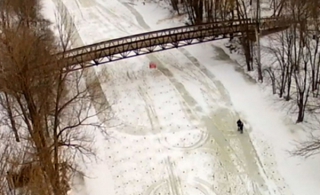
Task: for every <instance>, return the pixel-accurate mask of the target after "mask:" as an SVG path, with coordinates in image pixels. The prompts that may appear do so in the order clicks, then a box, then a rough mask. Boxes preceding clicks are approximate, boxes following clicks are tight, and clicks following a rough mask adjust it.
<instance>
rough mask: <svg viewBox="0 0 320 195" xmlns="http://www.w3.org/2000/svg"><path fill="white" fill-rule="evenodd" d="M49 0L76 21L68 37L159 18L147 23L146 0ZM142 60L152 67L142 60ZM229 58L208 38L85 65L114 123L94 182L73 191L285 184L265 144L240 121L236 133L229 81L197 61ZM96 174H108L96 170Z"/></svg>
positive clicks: (238, 189) (124, 31)
mask: <svg viewBox="0 0 320 195" xmlns="http://www.w3.org/2000/svg"><path fill="white" fill-rule="evenodd" d="M52 1H53V2H54V3H55V5H58V4H59V2H60V3H61V2H62V3H63V4H62V5H63V6H65V7H66V8H67V10H68V16H69V17H70V18H71V19H72V25H71V28H73V30H74V31H75V39H74V41H73V47H79V46H83V45H86V44H91V43H95V42H99V41H103V40H108V39H113V38H118V37H122V36H126V35H130V34H136V33H141V32H146V31H150V30H156V29H157V28H163V25H165V24H163V22H162V23H161V24H159V25H158V26H156V24H150V22H152V20H156V18H160V17H161V16H158V15H160V14H159V13H157V11H154V9H155V8H154V6H151V5H149V4H148V3H147V4H145V5H143V4H142V1H138V0H137V1H136V2H134V3H132V2H131V3H130V2H121V1H119V0H52ZM153 11H154V12H153ZM151 17H152V18H151ZM164 17H165V16H163V18H164ZM144 18H147V19H146V20H144ZM163 18H162V19H163ZM160 19H161V18H160ZM158 21H159V20H158ZM149 25H150V26H149ZM166 27H170V24H169V23H168V24H167V26H166ZM203 56H205V57H203ZM150 61H152V62H155V63H156V64H157V65H158V67H157V69H149V66H148V65H149V62H150ZM232 63H233V62H232V61H231V60H230V59H229V57H228V56H227V55H226V54H225V53H224V52H223V51H222V50H221V49H219V48H218V47H214V46H212V45H211V44H210V43H209V44H204V45H197V46H190V47H188V48H181V49H175V50H169V51H163V52H160V53H156V54H150V55H146V56H139V57H135V58H132V59H126V60H121V61H118V62H113V63H109V64H106V65H101V66H98V67H95V68H91V69H88V70H87V72H86V82H87V83H90V82H100V86H99V87H97V88H96V89H94V90H95V91H98V94H100V98H99V101H103V102H105V103H106V104H112V109H113V111H114V113H115V119H114V122H115V123H116V124H117V127H116V128H112V129H110V135H111V137H110V140H108V141H105V142H102V141H100V142H99V143H100V144H102V145H103V148H102V151H103V157H101V158H102V162H103V163H100V165H99V166H100V169H98V168H97V169H96V170H95V171H93V172H91V173H90V174H92V178H95V177H96V179H91V180H90V179H87V180H88V185H89V183H91V184H93V183H95V185H96V188H97V189H93V187H91V188H90V189H91V190H87V191H88V192H87V193H85V192H81V193H82V194H88V195H95V194H108V195H113V193H114V194H116V195H142V194H143V195H165V194H166V195H188V194H189V195H197V194H199V195H210V194H216V195H226V194H234V195H242V194H243V195H250V194H252V195H260V194H261V195H269V194H274V195H289V194H292V193H291V192H290V190H289V187H288V186H287V185H286V184H285V182H284V180H283V178H282V177H281V176H280V174H279V172H278V171H277V166H276V161H275V158H274V154H273V151H272V149H271V148H270V147H269V146H268V144H267V143H266V142H264V140H262V139H260V140H259V139H258V138H255V139H254V140H252V138H251V137H250V136H249V132H251V127H250V125H249V124H248V123H246V124H245V133H244V134H243V135H240V134H239V133H238V132H237V131H236V121H237V120H238V119H239V118H240V117H241V119H243V121H244V122H246V118H245V116H242V115H241V116H239V114H238V113H237V112H236V111H235V109H234V108H233V105H232V103H231V100H230V96H229V93H228V91H227V90H226V89H225V87H224V86H223V85H222V84H221V82H220V81H219V80H218V79H217V78H216V77H215V76H214V75H215V73H214V72H212V71H211V70H209V69H207V68H206V67H207V66H208V65H216V64H219V65H221V64H232ZM96 109H99V108H96ZM104 117H106V116H104V115H100V116H99V118H104ZM257 146H259V148H260V153H259V152H257V151H256V147H257ZM261 151H263V153H261ZM101 164H102V165H101ZM101 166H102V167H104V168H101ZM103 170H105V171H106V172H103ZM104 175H108V180H101V178H100V179H99V177H100V176H101V177H103V178H105V176H104ZM89 176H90V175H89ZM105 186H109V187H105ZM103 189H108V190H110V191H108V192H106V191H103V192H101V191H102V190H103ZM89 191H90V192H89Z"/></svg>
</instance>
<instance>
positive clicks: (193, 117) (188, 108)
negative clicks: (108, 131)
mask: <svg viewBox="0 0 320 195" xmlns="http://www.w3.org/2000/svg"><path fill="white" fill-rule="evenodd" d="M54 1H57V0H54ZM77 2H78V1H77ZM88 2H89V1H86V0H81V1H79V2H78V5H80V6H84V7H86V8H90V7H92V6H93V5H94V3H96V2H94V1H90V3H88ZM100 6H101V7H103V6H102V5H100ZM125 6H126V7H128V6H127V5H125ZM95 9H96V10H97V13H102V14H103V11H106V12H107V13H108V14H111V15H113V17H118V18H119V16H117V15H115V14H114V13H112V11H110V10H108V9H103V10H100V9H102V8H98V6H96V8H95ZM93 15H94V13H93ZM134 15H135V16H136V14H134ZM97 17H98V16H97ZM136 17H137V16H136ZM140 17H141V16H140ZM141 18H142V17H141ZM105 19H107V20H109V22H111V23H112V22H113V24H114V25H115V26H116V28H117V29H118V30H119V31H121V32H122V33H125V34H128V32H126V29H127V27H136V28H139V27H137V26H135V24H133V23H132V22H131V23H130V22H128V21H125V22H123V23H120V24H116V23H115V22H116V21H112V19H111V18H109V19H108V17H105ZM142 19H143V18H142ZM137 20H138V19H137ZM138 22H139V20H138ZM128 23H129V24H128ZM139 23H140V22H139ZM140 25H141V24H140ZM142 26H143V25H142ZM73 28H75V25H74V26H73ZM144 29H145V30H148V29H149V28H144ZM77 37H79V38H77V39H79V40H81V39H80V36H79V35H77ZM77 43H79V41H77ZM82 45H83V42H82ZM82 45H77V46H82ZM179 51H181V53H183V54H184V55H185V56H186V57H187V58H188V59H189V60H190V61H191V62H192V63H193V65H195V66H197V67H198V68H199V69H200V70H201V71H202V73H203V74H204V75H205V76H206V77H207V78H210V80H211V81H212V83H214V84H215V85H216V86H217V89H218V91H219V93H221V94H223V95H222V96H223V97H225V98H228V94H227V92H226V91H225V90H224V88H223V86H222V85H221V84H220V83H219V82H217V81H216V80H214V77H213V76H212V75H211V73H210V72H209V71H207V70H206V69H205V68H203V67H202V66H201V65H200V63H199V62H198V61H197V59H196V58H194V57H193V56H192V55H191V54H190V53H189V52H188V51H186V50H185V49H179ZM155 56H156V55H149V56H148V59H149V60H150V61H155V62H157V63H158V65H159V69H158V70H159V71H160V72H161V73H162V74H163V75H165V76H166V78H167V79H169V80H170V82H171V84H172V85H173V86H174V88H175V89H176V90H177V91H178V92H179V94H177V95H178V96H181V98H182V99H183V100H184V101H182V103H181V104H182V107H183V110H185V113H186V114H187V116H188V118H189V120H190V121H205V122H204V123H205V124H207V127H208V130H209V131H210V129H211V133H212V132H215V133H213V136H214V139H215V140H219V139H221V138H222V137H223V139H222V140H225V142H220V143H219V145H220V148H224V147H225V146H227V147H228V148H230V149H231V150H232V146H230V144H229V142H230V140H232V139H234V140H236V139H237V137H235V134H234V133H232V132H234V127H233V125H231V126H229V127H227V128H228V129H231V130H232V132H220V133H219V131H220V129H221V128H220V129H219V128H216V127H215V126H217V123H218V124H219V123H221V122H219V121H214V122H212V120H211V119H212V118H217V117H216V116H215V115H216V114H217V113H212V115H211V117H200V116H199V115H198V113H197V110H195V109H193V107H194V104H195V103H196V101H195V100H194V99H193V98H192V96H191V95H189V94H188V92H187V91H186V89H185V88H184V86H183V85H182V84H181V83H180V82H179V81H177V80H176V79H175V78H174V74H173V73H172V72H171V71H170V70H169V69H168V68H167V67H165V66H164V65H163V64H162V62H163V61H165V60H164V59H163V58H161V57H160V58H159V57H155ZM157 56H158V55H157ZM175 68H177V69H180V71H183V70H182V69H181V67H179V66H175ZM89 70H90V72H89V73H87V75H86V82H87V83H90V82H94V83H97V82H98V83H99V78H98V76H97V74H96V72H95V71H94V70H93V69H89ZM187 75H188V74H187ZM188 76H189V77H190V78H192V79H197V77H196V75H192V74H189V75H188ZM128 77H129V79H132V78H130V74H128ZM197 80H198V81H199V82H200V83H201V84H202V85H203V86H205V87H206V88H208V90H212V88H211V87H210V85H212V83H208V82H207V81H205V80H202V79H197ZM94 91H95V93H96V92H97V91H98V93H99V94H100V96H101V99H100V100H99V101H100V102H101V103H104V102H108V101H107V98H106V96H105V94H104V93H103V90H102V88H101V86H100V85H99V86H98V87H97V88H96V89H94ZM149 105H152V104H149ZM98 106H100V104H99V105H96V107H97V108H96V109H98V110H99V107H98ZM151 110H152V108H151ZM153 115H156V114H153ZM101 117H102V118H104V117H105V116H101ZM151 120H152V121H155V119H151ZM151 120H150V121H151ZM214 123H216V125H215V124H214ZM159 126H161V124H160V125H158V127H159ZM220 126H221V124H220ZM149 130H150V129H149ZM147 131H148V129H147ZM247 138H248V137H246V139H247ZM244 140H245V139H243V140H238V142H239V141H240V142H241V144H242V147H243V148H246V149H248V148H249V149H250V148H253V146H252V144H251V145H250V144H249V143H247V142H246V140H245V141H244ZM201 144H203V145H204V144H205V143H201ZM164 145H165V144H164ZM165 146H166V147H168V145H165ZM169 148H170V145H169ZM181 149H183V148H181ZM250 151H251V150H250ZM228 152H229V153H230V151H224V152H221V153H228ZM214 153H215V151H213V155H214ZM232 153H236V151H233V152H232ZM246 155H247V156H246V159H243V158H242V159H241V160H239V159H240V157H236V158H238V161H240V162H242V163H244V164H245V165H246V166H247V168H248V167H249V166H251V167H252V166H253V167H255V165H256V164H257V162H256V159H254V158H257V155H254V154H250V155H248V154H246ZM227 156H228V155H223V156H220V157H221V158H222V159H224V158H225V160H226V161H230V162H231V161H232V160H231V158H230V157H227ZM246 160H247V161H246ZM248 160H249V161H248ZM223 163H224V164H225V165H222V167H224V168H223V169H224V170H228V166H230V167H232V166H235V165H234V164H232V163H231V164H229V165H228V163H226V162H223ZM250 164H251V165H250ZM166 166H171V165H170V164H169V165H166ZM230 167H229V168H230ZM247 171H248V172H249V173H250V170H247ZM254 171H257V167H256V168H253V170H251V173H252V172H254ZM226 172H227V171H226ZM251 177H252V178H251V179H254V178H256V179H254V180H261V178H259V177H258V178H257V177H256V176H254V175H251ZM171 181H174V180H171ZM258 183H263V181H262V182H261V181H259V182H258ZM174 185H175V184H174ZM217 190H218V191H219V189H217ZM175 191H176V190H175ZM257 193H258V192H257V191H255V194H257Z"/></svg>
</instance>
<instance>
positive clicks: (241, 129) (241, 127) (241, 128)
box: [237, 119, 243, 134]
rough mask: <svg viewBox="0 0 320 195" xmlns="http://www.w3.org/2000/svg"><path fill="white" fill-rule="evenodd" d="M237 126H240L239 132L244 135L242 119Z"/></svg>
mask: <svg viewBox="0 0 320 195" xmlns="http://www.w3.org/2000/svg"><path fill="white" fill-rule="evenodd" d="M237 126H238V131H240V133H241V134H243V123H242V121H241V120H240V119H239V120H238V121H237Z"/></svg>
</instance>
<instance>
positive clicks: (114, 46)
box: [57, 17, 291, 70]
mask: <svg viewBox="0 0 320 195" xmlns="http://www.w3.org/2000/svg"><path fill="white" fill-rule="evenodd" d="M290 24H291V21H290V19H287V18H275V17H273V18H261V20H260V29H261V31H262V32H263V31H269V30H273V29H279V28H282V29H284V28H287V27H289V25H290ZM255 28H256V21H254V20H251V19H247V20H234V21H219V22H213V23H207V24H202V25H195V26H183V27H177V28H171V29H164V30H159V31H153V32H148V33H142V34H137V35H132V36H127V37H122V38H118V39H113V40H109V41H104V42H100V43H96V44H92V45H87V46H84V47H80V48H75V49H71V50H68V51H67V52H65V53H62V54H57V57H58V58H59V59H61V60H63V62H64V63H65V64H67V65H68V66H74V65H77V64H79V65H80V66H75V67H73V68H72V69H74V70H76V69H80V68H86V67H91V66H94V65H98V64H103V63H107V62H111V61H116V60H120V59H123V58H130V57H133V56H137V55H144V54H148V53H152V52H157V51H162V50H166V49H173V48H177V47H183V46H187V45H192V44H198V43H201V42H208V41H212V40H218V39H223V38H229V37H230V36H234V37H236V36H241V34H242V33H243V32H245V33H254V31H255ZM76 67H77V68H76Z"/></svg>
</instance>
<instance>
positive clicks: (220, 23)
mask: <svg viewBox="0 0 320 195" xmlns="http://www.w3.org/2000/svg"><path fill="white" fill-rule="evenodd" d="M280 20H281V21H283V22H286V21H287V20H284V18H280ZM275 21H279V18H276V17H273V18H272V17H271V18H262V19H261V28H266V27H268V26H270V25H273V26H274V25H275V24H276V23H275ZM256 23H257V22H256V20H254V19H241V20H227V21H217V22H212V23H206V24H200V25H194V26H181V27H175V28H169V29H163V30H158V31H152V32H146V33H141V34H137V35H131V36H127V37H121V38H117V39H113V40H109V41H103V42H99V43H95V44H91V45H88V46H85V47H81V48H74V49H71V50H68V51H67V52H64V53H61V54H58V57H59V58H69V57H72V56H76V55H81V54H85V53H88V52H89V53H90V52H93V51H95V50H97V49H99V48H100V49H102V48H108V47H112V46H115V45H119V44H123V43H129V42H132V39H133V38H134V39H135V40H143V39H145V37H146V36H148V37H158V36H161V35H163V33H164V32H165V33H167V34H168V35H171V34H174V33H176V32H191V31H197V30H199V29H213V28H219V27H222V26H232V25H238V24H256ZM279 23H280V22H279ZM279 27H280V25H279Z"/></svg>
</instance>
